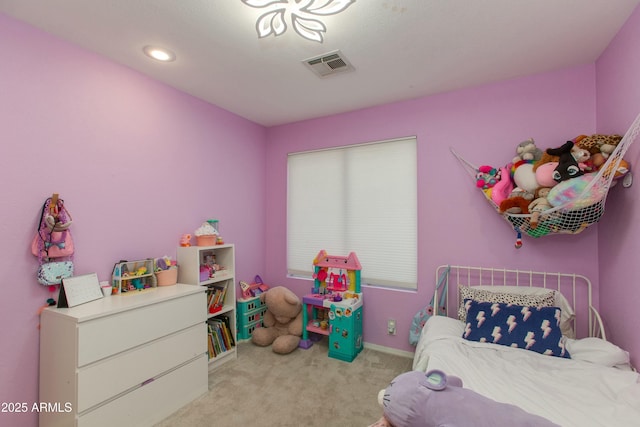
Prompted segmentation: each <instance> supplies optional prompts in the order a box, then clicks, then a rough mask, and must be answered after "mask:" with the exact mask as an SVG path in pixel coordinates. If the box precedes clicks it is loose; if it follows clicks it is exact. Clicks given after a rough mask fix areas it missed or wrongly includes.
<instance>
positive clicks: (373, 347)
mask: <svg viewBox="0 0 640 427" xmlns="http://www.w3.org/2000/svg"><path fill="white" fill-rule="evenodd" d="M364 348H370V349H371V350H375V351H379V352H381V353H389V354H393V355H395V356H402V357H408V358H409V359H413V354H414V353H413V352H412V351H406V350H398V349H397V348H392V347H385V346H383V345H378V344H371V343H368V342H365V343H364Z"/></svg>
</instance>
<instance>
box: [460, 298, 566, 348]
mask: <svg viewBox="0 0 640 427" xmlns="http://www.w3.org/2000/svg"><path fill="white" fill-rule="evenodd" d="M471 288H473V289H477V290H485V291H490V292H504V293H508V294H517V295H535V296H543V297H544V296H548V295H549V292H553V301H554V302H553V306H555V307H559V308H560V310H561V316H560V329H561V330H562V335H564V336H566V337H567V338H575V336H576V334H575V331H574V330H573V319H574V318H575V315H576V313H575V311H573V307H572V306H571V304H569V300H567V298H566V297H565V296H564V295H562V292H559V291H557V290H555V289H549V288H539V287H534V286H501V285H497V286H489V285H479V286H471ZM528 305H536V304H528Z"/></svg>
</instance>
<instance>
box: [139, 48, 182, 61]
mask: <svg viewBox="0 0 640 427" xmlns="http://www.w3.org/2000/svg"><path fill="white" fill-rule="evenodd" d="M142 50H143V52H144V53H145V55H147V56H148V57H150V58H153V59H155V60H157V61H162V62H171V61H175V60H176V54H175V53H173V52H171V51H170V50H169V49H165V48H162V47H155V46H145V47H144V48H143V49H142Z"/></svg>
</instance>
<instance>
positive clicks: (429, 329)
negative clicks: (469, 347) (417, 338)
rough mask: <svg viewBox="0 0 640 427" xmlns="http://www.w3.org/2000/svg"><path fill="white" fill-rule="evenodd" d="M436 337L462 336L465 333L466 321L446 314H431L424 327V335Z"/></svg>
mask: <svg viewBox="0 0 640 427" xmlns="http://www.w3.org/2000/svg"><path fill="white" fill-rule="evenodd" d="M427 333H428V334H429V337H430V338H435V337H443V336H444V337H461V336H462V334H463V333H464V323H462V322H460V321H459V320H458V319H454V318H451V317H446V316H431V317H430V318H429V320H427V322H426V323H425V324H424V328H422V335H427Z"/></svg>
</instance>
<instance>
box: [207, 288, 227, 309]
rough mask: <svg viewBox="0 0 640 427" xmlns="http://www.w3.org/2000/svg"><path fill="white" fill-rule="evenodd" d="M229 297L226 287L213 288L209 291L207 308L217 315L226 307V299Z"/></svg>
mask: <svg viewBox="0 0 640 427" xmlns="http://www.w3.org/2000/svg"><path fill="white" fill-rule="evenodd" d="M226 295H227V286H226V285H215V286H211V287H210V288H209V289H208V290H207V307H208V310H209V313H216V312H218V311H220V310H222V307H223V306H224V297H225V296H226Z"/></svg>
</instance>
